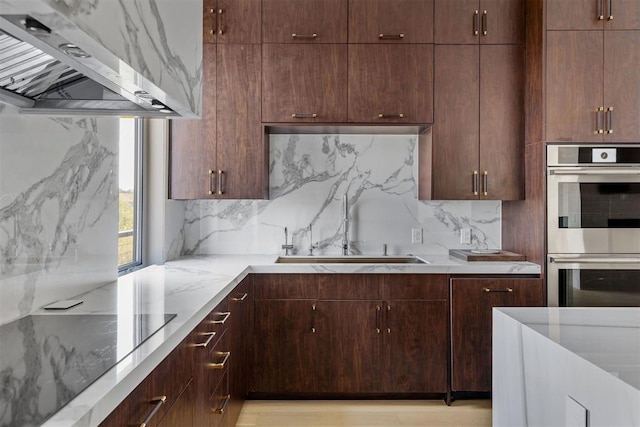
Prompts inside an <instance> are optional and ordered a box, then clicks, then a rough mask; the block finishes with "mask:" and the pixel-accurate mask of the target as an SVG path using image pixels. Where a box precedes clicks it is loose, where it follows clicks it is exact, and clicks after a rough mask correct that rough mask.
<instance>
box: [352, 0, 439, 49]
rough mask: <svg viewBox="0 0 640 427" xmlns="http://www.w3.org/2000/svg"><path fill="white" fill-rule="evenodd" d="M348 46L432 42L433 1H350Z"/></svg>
mask: <svg viewBox="0 0 640 427" xmlns="http://www.w3.org/2000/svg"><path fill="white" fill-rule="evenodd" d="M349 43H433V0H350V1H349Z"/></svg>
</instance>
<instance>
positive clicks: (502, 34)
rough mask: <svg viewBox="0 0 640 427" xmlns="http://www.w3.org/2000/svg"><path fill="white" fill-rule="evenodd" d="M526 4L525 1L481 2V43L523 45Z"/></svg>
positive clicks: (488, 0) (497, 0)
mask: <svg viewBox="0 0 640 427" xmlns="http://www.w3.org/2000/svg"><path fill="white" fill-rule="evenodd" d="M524 3H525V2H524V1H523V0H481V1H480V43H481V44H523V43H524V29H525V11H524V7H525V5H524ZM485 11H486V13H485Z"/></svg>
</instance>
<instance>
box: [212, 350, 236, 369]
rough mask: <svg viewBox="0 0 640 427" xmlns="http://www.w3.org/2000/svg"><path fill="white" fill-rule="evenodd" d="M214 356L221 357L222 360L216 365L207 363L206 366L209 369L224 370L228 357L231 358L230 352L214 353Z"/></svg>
mask: <svg viewBox="0 0 640 427" xmlns="http://www.w3.org/2000/svg"><path fill="white" fill-rule="evenodd" d="M215 355H216V356H222V360H221V361H220V362H217V363H207V366H208V367H210V368H211V369H224V367H225V366H226V365H227V361H228V360H229V356H231V352H230V351H216V352H215Z"/></svg>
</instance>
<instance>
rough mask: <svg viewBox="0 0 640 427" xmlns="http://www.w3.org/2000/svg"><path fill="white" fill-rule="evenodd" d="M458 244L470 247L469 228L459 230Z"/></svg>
mask: <svg viewBox="0 0 640 427" xmlns="http://www.w3.org/2000/svg"><path fill="white" fill-rule="evenodd" d="M460 244H462V245H470V244H471V229H470V228H461V229H460Z"/></svg>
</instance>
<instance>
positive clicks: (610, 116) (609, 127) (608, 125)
mask: <svg viewBox="0 0 640 427" xmlns="http://www.w3.org/2000/svg"><path fill="white" fill-rule="evenodd" d="M605 127H606V128H607V133H608V134H611V133H613V107H609V108H607V112H606V116H605Z"/></svg>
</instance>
